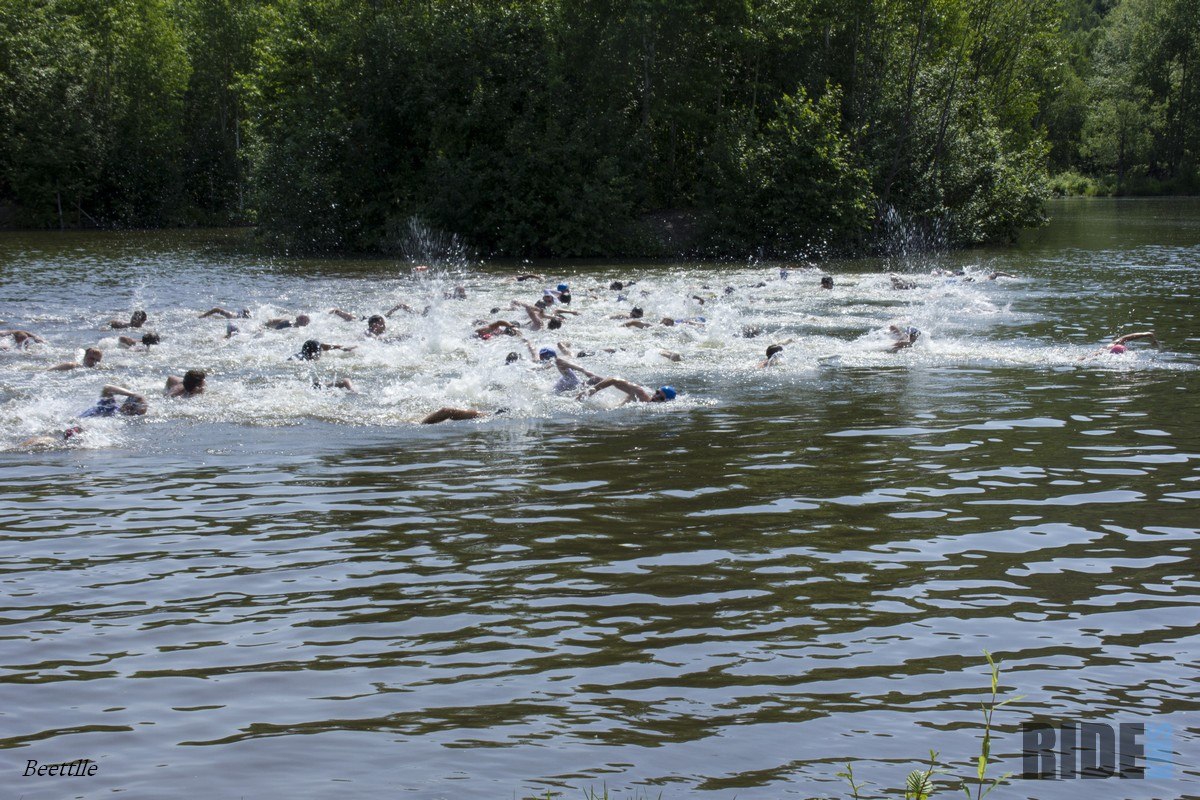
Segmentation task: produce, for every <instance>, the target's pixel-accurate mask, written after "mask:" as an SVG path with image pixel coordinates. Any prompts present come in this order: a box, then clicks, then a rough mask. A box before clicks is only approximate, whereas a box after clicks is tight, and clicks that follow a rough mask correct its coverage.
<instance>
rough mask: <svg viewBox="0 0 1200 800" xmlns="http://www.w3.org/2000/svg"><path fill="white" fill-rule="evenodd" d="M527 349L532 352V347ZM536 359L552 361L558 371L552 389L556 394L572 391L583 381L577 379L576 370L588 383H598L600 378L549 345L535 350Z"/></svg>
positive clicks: (543, 361)
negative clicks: (562, 355)
mask: <svg viewBox="0 0 1200 800" xmlns="http://www.w3.org/2000/svg"><path fill="white" fill-rule="evenodd" d="M529 349H530V352H531V353H532V352H533V348H532V347H530V348H529ZM537 360H538V361H540V362H542V363H545V362H547V361H553V362H554V366H555V367H556V368H557V369H558V372H559V378H558V381H557V382H556V383H555V384H554V391H555V393H557V394H562V393H564V392H573V391H575V390H576V389H578V388H579V387H580V386H582V385H583V381H581V380H579V377H578V376H577V375H576V374H575V373H576V372H578V373H579V374H580V375H584V376H586V377H587V379H588V380H587V382H588V384H589V385H590V384H596V383H599V382H600V380H601V378H600V376H599V375H597V374H596V373H594V372H591V371H589V370H588V369H586V368H584V367H581V366H579V365H578V364H575V363H572V362H570V361H567V360H566V359H565V358H562V357H560V356H559V355H558V353H556V352H554V350H552V349H551V348H549V347H543V348H542V349H541V350H539V351H538V352H537Z"/></svg>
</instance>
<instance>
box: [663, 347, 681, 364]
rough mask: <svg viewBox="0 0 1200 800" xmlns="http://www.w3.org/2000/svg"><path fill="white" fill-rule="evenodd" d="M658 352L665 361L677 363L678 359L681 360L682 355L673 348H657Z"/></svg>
mask: <svg viewBox="0 0 1200 800" xmlns="http://www.w3.org/2000/svg"><path fill="white" fill-rule="evenodd" d="M658 354H659V355H660V356H662V357H663V358H665V359H666V360H667V361H674V362H675V363H676V364H678V363H679V362H680V361H683V355H682V354H681V353H676V352H675V351H674V350H659V351H658Z"/></svg>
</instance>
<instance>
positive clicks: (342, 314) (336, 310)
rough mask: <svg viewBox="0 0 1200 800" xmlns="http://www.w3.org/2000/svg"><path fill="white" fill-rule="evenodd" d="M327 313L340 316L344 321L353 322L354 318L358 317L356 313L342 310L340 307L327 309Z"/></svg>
mask: <svg viewBox="0 0 1200 800" xmlns="http://www.w3.org/2000/svg"><path fill="white" fill-rule="evenodd" d="M329 313H330V314H333V315H334V316H337V317H341V318H342V319H344V320H345V321H346V322H354V320H356V319H358V316H357V315H355V314H351V313H350V312H349V311H343V310H342V309H340V308H331V309H329Z"/></svg>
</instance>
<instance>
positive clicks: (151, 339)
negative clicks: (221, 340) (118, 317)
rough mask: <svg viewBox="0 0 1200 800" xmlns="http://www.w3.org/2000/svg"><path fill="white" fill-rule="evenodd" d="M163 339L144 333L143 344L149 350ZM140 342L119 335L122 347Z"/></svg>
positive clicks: (118, 342)
mask: <svg viewBox="0 0 1200 800" xmlns="http://www.w3.org/2000/svg"><path fill="white" fill-rule="evenodd" d="M232 324H233V323H230V325H232ZM234 330H237V327H236V326H235V327H234ZM225 338H229V337H225ZM161 341H162V338H161V337H160V336H159V335H158V334H157V333H143V334H142V339H141V344H142V345H143V346H144V347H145V348H146V349H147V350H149V349H150V345H152V344H159V343H160V342H161ZM138 343H139V342H138V340H137V339H134V338H133V337H132V336H118V337H117V344H119V345H121V347H125V348H131V347H137V346H138Z"/></svg>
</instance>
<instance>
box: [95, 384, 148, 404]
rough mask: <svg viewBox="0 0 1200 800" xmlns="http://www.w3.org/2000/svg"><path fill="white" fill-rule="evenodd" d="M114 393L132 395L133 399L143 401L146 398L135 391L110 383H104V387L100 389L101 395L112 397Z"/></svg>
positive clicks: (123, 395)
mask: <svg viewBox="0 0 1200 800" xmlns="http://www.w3.org/2000/svg"><path fill="white" fill-rule="evenodd" d="M116 395H121V396H122V397H132V398H133V399H134V400H143V401H144V400H145V399H146V398H145V397H142V396H141V395H140V394H138V393H137V392H135V391H132V390H130V389H126V388H124V387H121V386H117V385H115V384H112V383H108V384H105V385H104V388H103V389H101V390H100V396H101V397H114V396H116Z"/></svg>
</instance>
